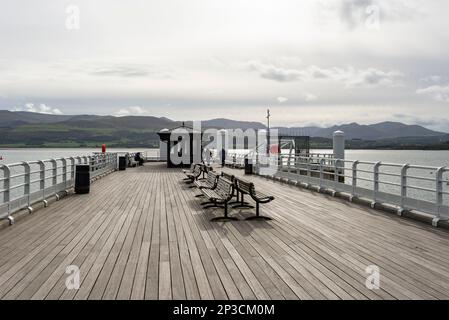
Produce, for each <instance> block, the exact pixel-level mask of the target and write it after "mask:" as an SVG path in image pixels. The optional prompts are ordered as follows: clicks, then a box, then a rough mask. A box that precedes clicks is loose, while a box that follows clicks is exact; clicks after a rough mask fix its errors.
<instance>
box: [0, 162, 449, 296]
mask: <svg viewBox="0 0 449 320" xmlns="http://www.w3.org/2000/svg"><path fill="white" fill-rule="evenodd" d="M225 170H227V171H230V172H232V173H233V174H236V175H242V171H238V170H232V169H225ZM182 178H183V174H182V173H181V171H180V170H177V169H167V168H165V167H164V165H163V164H157V163H150V164H146V165H145V166H144V167H139V168H132V169H127V170H126V171H118V172H116V173H114V174H111V175H109V176H107V177H105V178H103V179H100V180H98V181H97V182H95V183H94V184H93V185H92V187H91V193H90V194H88V195H73V196H70V197H68V198H66V199H64V200H61V201H59V202H56V203H54V204H52V205H51V206H50V207H48V208H44V209H42V210H40V211H38V212H36V213H35V214H33V215H30V216H29V217H27V218H25V219H23V220H21V221H19V222H18V223H17V224H16V225H14V226H12V227H9V228H6V229H3V230H1V231H0V298H2V299H419V298H423V299H447V298H449V268H448V267H447V265H448V264H449V233H448V232H446V231H445V230H439V229H435V228H432V227H430V226H427V225H424V224H421V223H419V222H414V221H410V220H406V219H402V218H399V217H396V216H393V215H389V214H386V213H382V212H380V211H376V210H372V209H370V208H366V207H363V206H359V205H356V204H352V203H348V202H345V201H343V200H340V199H335V198H332V197H330V196H327V195H323V194H319V193H316V192H311V191H308V190H304V189H300V188H297V187H293V186H289V185H286V184H282V183H279V182H273V181H271V180H267V179H264V178H262V177H257V176H245V179H248V180H252V181H254V182H255V184H256V185H257V188H258V189H259V190H261V191H262V192H264V193H267V194H271V195H274V196H275V197H276V199H275V200H274V201H273V202H271V203H269V204H266V205H262V206H261V210H262V212H263V213H264V214H265V215H269V216H271V217H273V218H274V219H273V220H272V221H243V220H242V221H236V222H227V223H216V222H210V219H211V218H212V217H214V216H216V215H218V214H220V213H219V210H221V209H207V210H204V209H203V208H202V207H201V205H200V202H201V201H202V200H201V198H195V197H194V195H195V194H197V191H196V190H195V189H189V188H187V186H186V185H185V184H184V182H182V181H181V179H182ZM247 200H250V199H247ZM231 214H234V215H237V216H238V217H239V218H241V219H244V218H245V217H248V216H250V215H253V214H254V209H244V210H235V209H233V210H231ZM69 265H76V266H78V267H79V268H80V289H79V290H68V289H67V288H66V285H65V281H66V278H67V276H68V274H66V273H65V272H66V267H67V266H69ZM369 265H376V266H378V267H379V269H380V274H381V278H380V281H381V282H380V289H378V290H369V289H367V288H366V286H365V280H366V277H367V276H368V274H366V273H365V269H366V267H367V266H369Z"/></svg>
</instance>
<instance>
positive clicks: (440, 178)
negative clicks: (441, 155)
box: [433, 167, 444, 227]
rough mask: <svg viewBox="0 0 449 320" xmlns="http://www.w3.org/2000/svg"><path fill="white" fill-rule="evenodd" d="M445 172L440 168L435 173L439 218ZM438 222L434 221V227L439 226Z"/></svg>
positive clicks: (438, 215) (438, 216)
mask: <svg viewBox="0 0 449 320" xmlns="http://www.w3.org/2000/svg"><path fill="white" fill-rule="evenodd" d="M443 170H444V167H440V168H438V170H437V171H436V172H435V196H436V205H437V218H438V220H439V218H440V211H441V206H442V205H443ZM438 220H437V221H435V219H434V221H435V222H434V223H433V224H434V226H435V227H436V226H437V223H438Z"/></svg>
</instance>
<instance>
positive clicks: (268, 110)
mask: <svg viewBox="0 0 449 320" xmlns="http://www.w3.org/2000/svg"><path fill="white" fill-rule="evenodd" d="M270 116H271V115H270V109H267V155H270Z"/></svg>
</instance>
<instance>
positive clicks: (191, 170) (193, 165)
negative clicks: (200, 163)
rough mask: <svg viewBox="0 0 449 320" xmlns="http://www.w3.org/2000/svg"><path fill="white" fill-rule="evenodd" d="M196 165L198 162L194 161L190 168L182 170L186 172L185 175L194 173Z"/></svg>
mask: <svg viewBox="0 0 449 320" xmlns="http://www.w3.org/2000/svg"><path fill="white" fill-rule="evenodd" d="M196 165H197V164H196V163H192V164H191V165H190V169H182V172H184V174H185V175H187V174H188V173H193V169H195V166H196ZM186 179H187V178H186Z"/></svg>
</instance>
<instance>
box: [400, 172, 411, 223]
mask: <svg viewBox="0 0 449 320" xmlns="http://www.w3.org/2000/svg"><path fill="white" fill-rule="evenodd" d="M408 167H409V164H408V163H406V164H404V165H403V166H402V167H401V206H400V208H399V209H398V215H400V216H401V215H402V213H403V212H404V210H405V198H407V170H408Z"/></svg>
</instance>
